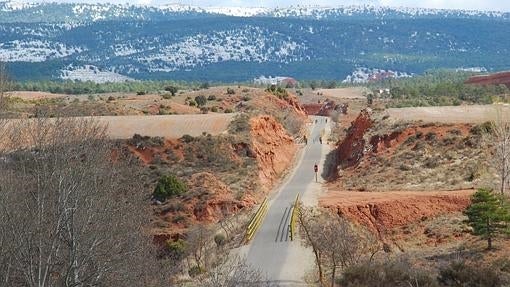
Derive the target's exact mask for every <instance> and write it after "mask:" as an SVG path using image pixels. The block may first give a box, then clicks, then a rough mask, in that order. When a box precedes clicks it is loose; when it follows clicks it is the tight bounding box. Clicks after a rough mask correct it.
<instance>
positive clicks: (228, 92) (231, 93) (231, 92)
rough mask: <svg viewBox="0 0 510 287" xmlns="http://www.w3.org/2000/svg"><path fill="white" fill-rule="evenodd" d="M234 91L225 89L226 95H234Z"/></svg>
mask: <svg viewBox="0 0 510 287" xmlns="http://www.w3.org/2000/svg"><path fill="white" fill-rule="evenodd" d="M235 94H236V91H235V90H234V89H232V88H227V95H235Z"/></svg>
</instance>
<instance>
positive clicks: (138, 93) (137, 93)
mask: <svg viewBox="0 0 510 287" xmlns="http://www.w3.org/2000/svg"><path fill="white" fill-rule="evenodd" d="M146 94H147V93H146V92H145V91H138V92H136V95H137V96H143V95H146Z"/></svg>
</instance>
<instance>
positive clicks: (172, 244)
mask: <svg viewBox="0 0 510 287" xmlns="http://www.w3.org/2000/svg"><path fill="white" fill-rule="evenodd" d="M165 243H166V251H167V252H168V255H170V256H171V257H172V258H175V259H177V260H179V259H182V258H183V257H184V255H185V254H186V249H187V247H188V246H187V244H186V241H184V240H182V239H179V240H177V241H173V240H172V239H169V240H167V241H166V242H165Z"/></svg>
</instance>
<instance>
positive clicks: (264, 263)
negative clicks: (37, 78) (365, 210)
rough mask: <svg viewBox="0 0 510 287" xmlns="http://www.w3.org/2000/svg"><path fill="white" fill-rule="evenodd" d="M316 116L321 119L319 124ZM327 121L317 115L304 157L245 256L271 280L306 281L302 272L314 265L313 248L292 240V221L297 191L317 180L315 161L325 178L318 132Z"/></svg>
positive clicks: (289, 283)
mask: <svg viewBox="0 0 510 287" xmlns="http://www.w3.org/2000/svg"><path fill="white" fill-rule="evenodd" d="M315 119H317V120H318V123H317V124H315ZM325 121H326V118H325V117H314V120H313V128H312V129H311V134H310V137H309V139H308V144H307V145H306V147H305V150H304V153H303V155H302V159H301V161H300V162H299V163H298V164H297V167H296V168H295V170H294V173H293V174H291V175H290V179H289V180H288V181H287V182H286V183H285V184H284V185H283V186H282V187H281V189H280V191H279V192H278V194H276V195H275V196H274V198H273V199H272V200H271V201H270V202H269V204H270V206H269V210H268V212H267V215H266V217H265V219H264V221H263V223H262V226H261V227H260V229H259V230H258V232H257V234H256V235H255V238H254V239H253V240H252V242H251V245H250V247H249V250H248V253H247V256H246V259H247V262H248V264H250V265H251V266H253V267H254V268H257V269H259V270H260V271H261V273H262V275H263V276H264V277H265V278H266V279H267V280H268V281H271V282H275V283H278V284H279V285H288V286H296V285H301V284H304V281H303V276H304V275H305V273H306V272H308V271H310V269H311V268H312V267H313V265H314V261H313V260H314V258H313V256H312V254H311V251H310V250H309V249H306V248H304V247H303V246H301V243H300V240H299V239H297V240H296V239H294V241H291V240H290V231H289V226H290V225H289V224H290V217H291V210H292V205H293V203H294V201H295V199H296V195H297V194H300V196H303V195H304V193H305V192H306V191H307V190H310V189H311V188H310V186H311V185H313V184H315V173H314V164H315V163H317V165H319V172H318V174H319V175H318V177H319V179H318V180H319V181H321V180H322V179H321V178H320V174H321V168H322V167H321V166H320V162H321V157H324V156H325V155H324V154H323V152H322V150H323V148H322V146H321V144H320V143H319V136H320V134H321V131H322V130H324V128H325V126H326V123H325ZM323 144H326V141H323Z"/></svg>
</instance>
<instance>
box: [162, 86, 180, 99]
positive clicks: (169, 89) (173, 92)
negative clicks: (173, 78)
mask: <svg viewBox="0 0 510 287" xmlns="http://www.w3.org/2000/svg"><path fill="white" fill-rule="evenodd" d="M178 90H179V89H178V88H177V87H175V86H167V87H165V91H167V92H170V94H171V95H172V97H173V96H175V94H176V93H177V91H178Z"/></svg>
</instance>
